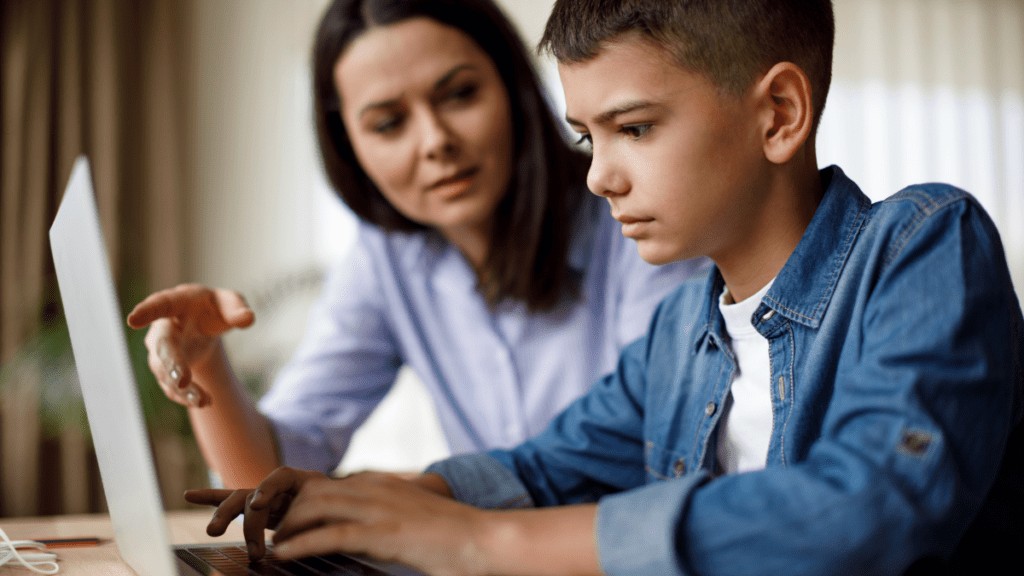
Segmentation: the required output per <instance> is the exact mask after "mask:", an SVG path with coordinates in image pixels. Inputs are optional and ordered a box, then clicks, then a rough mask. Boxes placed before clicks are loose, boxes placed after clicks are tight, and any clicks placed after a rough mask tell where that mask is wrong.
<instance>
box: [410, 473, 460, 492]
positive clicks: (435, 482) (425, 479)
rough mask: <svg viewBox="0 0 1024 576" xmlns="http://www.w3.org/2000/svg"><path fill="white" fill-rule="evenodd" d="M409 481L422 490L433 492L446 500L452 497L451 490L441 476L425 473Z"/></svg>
mask: <svg viewBox="0 0 1024 576" xmlns="http://www.w3.org/2000/svg"><path fill="white" fill-rule="evenodd" d="M409 481H410V482H412V483H413V484H416V485H417V486H419V487H420V488H423V489H425V490H428V491H430V492H433V493H434V494H438V495H440V496H444V497H445V498H451V497H452V491H451V488H450V487H449V486H448V483H447V482H445V480H444V478H443V477H442V476H441V475H440V474H435V473H433V472H424V473H422V474H417V475H415V476H413V477H411V478H409Z"/></svg>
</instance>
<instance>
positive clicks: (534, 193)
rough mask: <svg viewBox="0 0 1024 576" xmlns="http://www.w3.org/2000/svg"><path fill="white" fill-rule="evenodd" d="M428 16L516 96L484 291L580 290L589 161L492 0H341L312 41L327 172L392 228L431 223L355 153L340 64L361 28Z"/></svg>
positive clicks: (538, 302)
mask: <svg viewBox="0 0 1024 576" xmlns="http://www.w3.org/2000/svg"><path fill="white" fill-rule="evenodd" d="M415 17H427V18H430V19H432V20H434V21H436V22H438V23H440V24H444V25H446V26H450V27H452V28H455V29H457V30H459V31H461V32H462V33H463V34H466V35H467V36H469V37H470V38H471V39H472V40H473V41H474V42H476V44H477V45H478V46H479V47H480V48H481V49H482V50H483V51H484V52H485V53H486V54H487V55H488V56H489V57H490V58H491V60H492V61H493V62H494V65H495V67H496V68H497V70H498V74H499V75H500V76H501V80H502V82H503V84H504V86H505V89H506V91H507V93H508V98H509V108H510V110H511V114H512V118H511V125H512V130H513V132H514V134H513V138H514V141H513V142H514V144H513V152H512V154H513V158H512V166H513V168H512V176H511V178H510V182H509V189H508V191H507V193H506V194H505V196H504V197H503V199H502V200H501V202H500V203H499V204H498V207H497V209H496V213H495V225H494V226H493V227H492V230H493V231H492V235H491V238H490V245H489V247H488V252H487V254H488V256H487V260H486V262H484V264H483V267H482V269H481V270H480V271H479V273H478V289H479V290H480V292H481V294H482V295H483V296H484V298H485V299H486V300H487V302H488V303H489V304H491V305H495V304H497V303H498V302H500V301H502V300H504V299H507V298H512V299H517V300H521V301H523V302H525V303H526V304H527V306H528V307H529V309H531V310H545V309H550V308H552V307H553V306H555V305H556V304H557V303H558V302H559V301H560V300H561V299H562V298H563V297H564V296H566V295H574V294H575V293H576V275H575V273H574V272H573V271H572V270H571V269H570V267H569V264H568V252H569V244H570V238H571V235H572V230H573V222H574V214H575V212H576V207H577V205H578V203H579V200H580V197H581V196H582V195H583V194H584V193H585V192H584V191H583V189H582V184H583V183H584V178H585V171H586V167H587V162H588V161H587V159H586V157H585V156H584V155H583V154H581V153H580V152H578V151H576V150H574V149H573V148H572V147H571V146H570V145H569V144H568V142H567V141H566V139H565V138H564V136H563V133H562V132H561V130H560V129H559V126H558V124H557V123H556V120H555V117H554V115H553V114H552V112H551V109H550V107H549V106H548V104H547V101H546V100H545V96H544V93H543V92H542V90H541V87H540V82H539V80H538V79H537V75H536V73H535V70H534V68H533V64H532V63H531V61H530V57H529V55H528V54H529V53H528V52H527V51H526V48H525V47H524V45H523V43H522V40H521V39H520V38H519V36H518V35H517V33H516V31H515V29H514V28H513V26H512V24H511V23H510V22H509V21H508V19H507V18H506V17H505V15H504V14H503V13H502V12H501V10H500V9H499V8H498V7H497V6H496V5H495V4H494V3H493V2H492V1H491V0H336V1H335V2H333V3H332V4H331V5H330V6H329V7H328V8H327V10H326V12H325V13H324V16H323V18H322V20H321V21H320V27H319V29H318V30H317V34H316V40H315V42H314V46H313V95H314V114H315V117H316V130H317V138H318V141H319V147H320V154H321V157H322V159H323V163H324V169H325V171H326V173H327V177H328V178H329V179H330V181H331V184H332V185H333V186H334V188H335V190H336V191H337V192H338V194H339V195H340V196H341V199H342V200H343V201H344V202H345V203H346V204H347V205H348V206H349V208H351V209H352V211H353V212H355V213H356V214H357V215H358V216H359V217H360V218H362V219H363V220H365V221H367V222H370V223H372V224H376V225H378V226H380V227H381V228H383V229H385V230H388V231H415V230H425V229H427V228H426V227H424V226H423V225H421V224H418V223H416V222H413V221H412V220H410V219H408V218H406V217H405V216H404V215H402V214H401V213H399V212H398V211H397V210H396V209H395V208H394V207H392V206H391V204H390V203H389V202H388V201H387V200H386V199H385V198H384V196H383V195H381V193H380V191H379V190H378V189H377V187H376V185H374V183H373V182H372V181H371V180H370V178H369V177H368V176H367V175H366V172H365V171H364V170H363V168H362V167H361V166H360V165H359V162H358V160H356V156H355V153H354V152H353V150H352V144H351V142H350V141H349V138H348V134H347V133H346V131H345V125H344V123H343V121H342V118H341V114H340V108H341V107H340V102H339V96H338V92H337V89H336V87H335V84H334V67H335V64H336V63H337V61H338V58H340V57H341V55H342V52H343V51H344V50H345V48H346V47H347V46H348V45H349V44H351V43H352V41H353V40H355V39H356V38H358V37H359V36H360V35H361V34H362V33H363V32H365V31H366V30H368V29H370V28H372V27H374V26H383V25H387V24H394V23H397V22H401V21H403V20H408V19H410V18H415Z"/></svg>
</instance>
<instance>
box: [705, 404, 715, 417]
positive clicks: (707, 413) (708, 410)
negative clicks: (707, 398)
mask: <svg viewBox="0 0 1024 576" xmlns="http://www.w3.org/2000/svg"><path fill="white" fill-rule="evenodd" d="M716 408H718V406H715V403H714V402H708V405H707V406H705V407H704V415H705V416H711V415H712V414H714V413H715V409H716Z"/></svg>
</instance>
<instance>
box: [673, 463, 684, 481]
mask: <svg viewBox="0 0 1024 576" xmlns="http://www.w3.org/2000/svg"><path fill="white" fill-rule="evenodd" d="M672 473H673V474H675V475H676V478H679V477H680V476H682V475H683V474H686V462H685V461H684V460H683V459H682V458H680V459H679V460H676V463H675V464H674V465H673V466H672Z"/></svg>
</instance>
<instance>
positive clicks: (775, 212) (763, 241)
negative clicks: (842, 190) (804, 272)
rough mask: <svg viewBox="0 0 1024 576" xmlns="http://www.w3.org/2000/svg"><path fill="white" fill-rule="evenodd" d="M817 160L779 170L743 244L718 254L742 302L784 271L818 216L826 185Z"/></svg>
mask: <svg viewBox="0 0 1024 576" xmlns="http://www.w3.org/2000/svg"><path fill="white" fill-rule="evenodd" d="M811 160H813V163H807V162H804V163H802V166H803V167H797V165H796V163H793V164H792V165H790V166H785V167H779V169H778V170H773V171H772V177H771V178H770V180H769V182H768V183H767V185H766V188H765V194H766V195H767V196H766V201H765V202H764V204H763V205H762V206H763V208H762V209H761V210H760V211H759V213H758V214H757V215H756V218H755V219H754V220H753V221H752V222H751V227H750V231H751V232H750V234H749V235H747V237H746V240H745V242H744V243H743V245H742V246H737V247H735V249H734V250H732V251H730V253H728V254H718V255H712V259H713V260H714V261H715V264H716V265H717V266H718V269H719V271H720V272H721V273H722V278H723V279H724V280H725V285H726V286H727V287H728V289H729V293H730V294H731V295H732V297H733V298H734V299H735V301H736V302H741V301H743V300H745V299H746V298H748V297H750V296H752V295H754V294H756V293H757V292H758V290H760V289H761V288H763V287H764V286H765V285H767V284H768V282H770V281H771V280H772V279H773V278H775V277H776V276H777V275H778V274H779V271H780V270H782V267H783V266H784V265H785V264H786V261H787V260H788V259H789V255H790V254H792V253H793V250H795V249H796V246H797V244H799V243H800V239H801V238H802V237H803V234H804V230H806V229H807V225H808V224H809V223H810V222H811V218H813V217H814V212H815V210H816V209H817V207H818V204H819V203H820V202H821V197H822V195H823V194H824V192H825V190H824V187H823V186H822V183H821V177H820V175H819V173H818V169H817V161H816V159H813V158H812V159H811Z"/></svg>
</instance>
